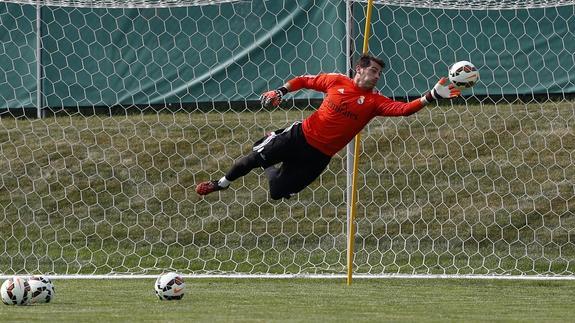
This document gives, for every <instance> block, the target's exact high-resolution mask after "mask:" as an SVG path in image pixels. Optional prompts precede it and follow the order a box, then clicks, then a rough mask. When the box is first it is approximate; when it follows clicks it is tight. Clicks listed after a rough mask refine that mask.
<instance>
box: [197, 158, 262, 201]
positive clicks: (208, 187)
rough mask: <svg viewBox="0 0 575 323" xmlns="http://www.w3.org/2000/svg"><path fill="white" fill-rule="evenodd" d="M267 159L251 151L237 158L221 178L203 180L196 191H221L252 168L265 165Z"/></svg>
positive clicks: (202, 192) (203, 193)
mask: <svg viewBox="0 0 575 323" xmlns="http://www.w3.org/2000/svg"><path fill="white" fill-rule="evenodd" d="M265 166H266V165H265V161H264V159H263V158H262V156H261V154H259V153H257V152H251V153H250V154H249V155H247V156H244V157H242V158H240V159H239V160H237V161H236V162H235V163H234V164H233V165H232V167H231V168H230V170H229V171H228V172H227V173H226V175H225V176H224V177H222V178H221V179H220V180H213V181H207V182H202V183H200V184H198V186H197V187H196V192H197V193H198V194H200V195H207V194H210V193H212V192H216V191H221V190H224V189H226V188H228V187H229V186H230V183H231V182H232V181H234V180H236V179H238V178H240V177H242V176H245V175H247V174H248V173H249V172H250V171H251V170H252V169H254V168H258V167H265Z"/></svg>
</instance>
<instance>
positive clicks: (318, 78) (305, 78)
mask: <svg viewBox="0 0 575 323" xmlns="http://www.w3.org/2000/svg"><path fill="white" fill-rule="evenodd" d="M340 77H345V75H343V74H336V73H330V74H318V75H302V76H298V77H295V78H293V79H291V80H289V81H288V84H289V86H290V91H297V90H301V89H310V90H316V91H319V92H324V93H325V92H327V90H328V89H329V88H330V87H331V86H332V85H333V84H334V83H335V82H336V81H337V80H338V78H340Z"/></svg>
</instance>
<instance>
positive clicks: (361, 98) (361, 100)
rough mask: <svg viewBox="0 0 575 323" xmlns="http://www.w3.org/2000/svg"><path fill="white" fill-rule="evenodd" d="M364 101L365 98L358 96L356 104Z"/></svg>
mask: <svg viewBox="0 0 575 323" xmlns="http://www.w3.org/2000/svg"><path fill="white" fill-rule="evenodd" d="M364 101H365V96H363V95H362V96H360V97H359V99H357V104H363V102H364Z"/></svg>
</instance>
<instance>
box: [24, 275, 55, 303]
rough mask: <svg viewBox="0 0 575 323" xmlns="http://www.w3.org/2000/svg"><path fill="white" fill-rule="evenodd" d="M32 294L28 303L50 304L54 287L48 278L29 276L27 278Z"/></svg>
mask: <svg viewBox="0 0 575 323" xmlns="http://www.w3.org/2000/svg"><path fill="white" fill-rule="evenodd" d="M28 284H30V291H31V292H32V294H31V298H30V303H31V304H35V303H50V301H51V300H52V299H53V298H54V294H55V292H54V285H53V284H52V281H51V280H50V278H48V277H45V276H31V277H29V278H28Z"/></svg>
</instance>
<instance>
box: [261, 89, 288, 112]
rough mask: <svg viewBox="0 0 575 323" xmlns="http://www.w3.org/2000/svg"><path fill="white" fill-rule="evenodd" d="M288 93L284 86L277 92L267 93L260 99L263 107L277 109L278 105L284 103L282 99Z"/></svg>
mask: <svg viewBox="0 0 575 323" xmlns="http://www.w3.org/2000/svg"><path fill="white" fill-rule="evenodd" d="M286 93H288V89H286V88H285V87H283V86H282V87H280V88H279V89H277V90H273V91H267V92H266V93H264V94H262V96H261V97H260V100H261V102H262V106H263V107H264V108H271V107H277V106H278V105H280V103H282V97H283V96H284V95H285V94H286Z"/></svg>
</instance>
